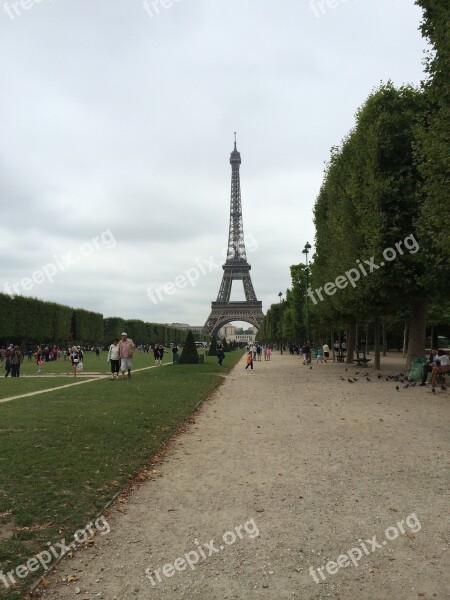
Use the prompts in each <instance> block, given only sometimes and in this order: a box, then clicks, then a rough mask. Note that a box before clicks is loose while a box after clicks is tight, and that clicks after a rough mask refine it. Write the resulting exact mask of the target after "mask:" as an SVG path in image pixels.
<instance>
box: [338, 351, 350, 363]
mask: <svg viewBox="0 0 450 600" xmlns="http://www.w3.org/2000/svg"><path fill="white" fill-rule="evenodd" d="M335 356H336V362H338V363H343V362H345V359H346V358H347V355H346V354H342V353H341V352H339V354H336V355H335Z"/></svg>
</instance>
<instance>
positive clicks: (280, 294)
mask: <svg viewBox="0 0 450 600" xmlns="http://www.w3.org/2000/svg"><path fill="white" fill-rule="evenodd" d="M282 295H283V294H282V292H279V293H278V298H279V299H280V304H281V296H282ZM280 317H281V311H280ZM282 327H283V323H282V322H281V321H280V336H281V341H280V350H281V354H283V331H282Z"/></svg>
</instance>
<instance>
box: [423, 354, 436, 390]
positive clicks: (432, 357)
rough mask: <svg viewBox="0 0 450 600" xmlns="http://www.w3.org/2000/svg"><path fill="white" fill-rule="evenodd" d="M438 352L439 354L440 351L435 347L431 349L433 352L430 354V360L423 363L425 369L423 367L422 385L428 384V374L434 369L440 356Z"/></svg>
mask: <svg viewBox="0 0 450 600" xmlns="http://www.w3.org/2000/svg"><path fill="white" fill-rule="evenodd" d="M437 354H438V351H437V350H435V349H433V350H432V351H431V354H430V356H429V358H428V362H427V363H426V364H425V365H423V369H422V383H421V384H420V385H425V384H426V382H427V379H428V374H429V373H431V371H432V370H433V366H434V363H435V361H436V359H437V357H438V356H437Z"/></svg>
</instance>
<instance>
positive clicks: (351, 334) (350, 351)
mask: <svg viewBox="0 0 450 600" xmlns="http://www.w3.org/2000/svg"><path fill="white" fill-rule="evenodd" d="M347 335H348V337H347V358H346V361H345V362H346V363H347V364H348V365H351V364H353V355H354V352H355V343H356V323H349V325H348V327H347Z"/></svg>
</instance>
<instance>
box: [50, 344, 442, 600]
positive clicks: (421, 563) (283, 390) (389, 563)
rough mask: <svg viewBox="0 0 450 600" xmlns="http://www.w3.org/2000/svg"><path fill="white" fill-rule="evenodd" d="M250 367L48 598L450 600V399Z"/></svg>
mask: <svg viewBox="0 0 450 600" xmlns="http://www.w3.org/2000/svg"><path fill="white" fill-rule="evenodd" d="M390 363H391V364H390V366H389V368H384V369H383V373H389V372H390V373H393V372H398V371H399V368H400V364H401V363H400V361H399V360H398V359H392V360H391V361H390ZM243 367H244V364H243V362H241V363H239V364H238V365H237V367H236V368H235V369H234V371H233V372H232V373H231V374H230V375H229V376H228V377H227V378H226V381H225V382H224V384H223V385H222V386H221V387H220V388H219V389H218V390H217V391H216V393H215V394H214V396H213V397H212V398H211V399H210V400H208V401H207V402H206V403H205V404H204V406H203V408H202V409H201V411H200V412H199V413H198V414H197V416H196V418H195V423H193V424H191V425H190V426H189V427H188V429H187V431H186V433H184V434H183V435H181V436H179V437H178V438H177V439H175V440H174V441H173V443H172V445H171V447H170V448H169V450H168V452H167V454H166V456H165V458H164V460H163V461H162V462H161V464H160V465H158V470H157V472H156V473H155V474H154V475H157V476H156V478H155V479H153V480H152V481H147V482H145V483H144V484H143V485H142V486H141V487H140V488H139V489H138V490H137V491H135V492H134V494H133V495H132V496H131V497H130V498H129V501H128V503H126V504H120V505H117V506H115V507H114V508H112V509H110V511H109V512H108V513H107V515H106V516H107V520H108V523H109V525H110V527H111V532H110V533H108V534H107V535H97V536H96V537H95V545H94V546H92V547H90V548H87V549H85V550H81V551H79V552H77V553H76V554H75V557H74V558H73V559H71V560H70V559H69V560H64V561H63V562H62V563H60V565H59V566H58V567H57V569H56V571H55V572H54V573H53V574H52V575H51V576H50V580H51V581H52V584H50V586H49V587H48V588H47V589H46V591H45V597H46V598H52V599H53V598H58V599H66V598H81V599H83V600H85V599H86V600H87V599H88V600H95V599H97V598H102V599H105V600H131V599H148V598H152V599H161V600H163V599H167V600H168V599H170V600H172V599H174V600H175V599H186V600H188V599H189V600H197V599H198V600H200V599H201V600H215V599H232V598H238V599H250V600H253V599H260V598H266V599H273V600H277V599H284V598H296V599H299V600H313V599H330V598H331V599H340V600H344V599H345V600H403V599H405V600H406V599H407V600H410V599H411V600H412V599H415V598H428V599H431V598H438V599H443V598H450V594H449V592H448V590H449V589H450V585H449V583H450V581H449V573H450V568H449V566H450V564H449V559H448V555H449V552H448V541H449V536H448V521H447V520H446V516H447V512H448V511H447V509H448V495H446V494H447V491H448V477H447V476H446V471H445V469H446V459H448V449H449V436H448V427H447V422H448V416H449V412H450V410H449V409H450V394H449V393H448V392H443V391H440V390H439V391H438V392H437V393H436V394H432V393H431V390H428V389H424V388H419V387H415V388H412V389H411V388H408V389H403V388H401V389H400V390H399V391H397V390H396V389H395V386H396V384H395V383H391V382H389V383H387V382H386V381H385V380H384V379H383V380H378V379H377V378H376V374H373V373H371V375H370V377H371V381H370V382H368V381H366V379H365V377H363V378H361V377H358V375H356V377H357V378H358V379H359V380H358V381H357V382H354V383H349V382H348V381H347V379H346V378H347V376H349V375H350V374H351V375H352V376H353V375H354V374H355V371H360V369H358V368H355V367H351V368H349V370H348V372H346V371H345V368H346V367H345V365H337V364H327V365H316V364H315V363H313V368H312V370H310V369H309V367H305V366H303V365H301V363H300V361H299V359H298V358H297V357H292V356H289V355H283V356H282V357H280V356H279V355H275V356H274V357H273V360H272V362H270V363H264V362H262V363H256V365H255V369H254V371H253V372H251V371H245V370H244V368H243ZM340 376H344V377H345V381H341V379H340ZM118 510H119V511H123V512H118ZM227 532H228V533H227ZM224 534H225V535H224ZM374 536H375V537H374ZM210 554H211V556H209V555H210ZM338 557H339V561H340V563H338V562H336V561H337V560H338ZM177 559H178V560H177ZM329 561H332V562H329ZM174 563H175V565H174ZM188 563H191V565H192V568H191V566H190V565H189V564H188ZM310 567H312V568H311V569H310ZM320 568H321V571H318V570H317V569H320ZM146 569H148V571H147V574H148V577H146ZM68 575H73V576H75V578H76V581H73V582H71V583H66V582H63V580H64V579H65V578H66V577H67V576H68ZM316 581H317V582H319V583H317V582H316Z"/></svg>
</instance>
